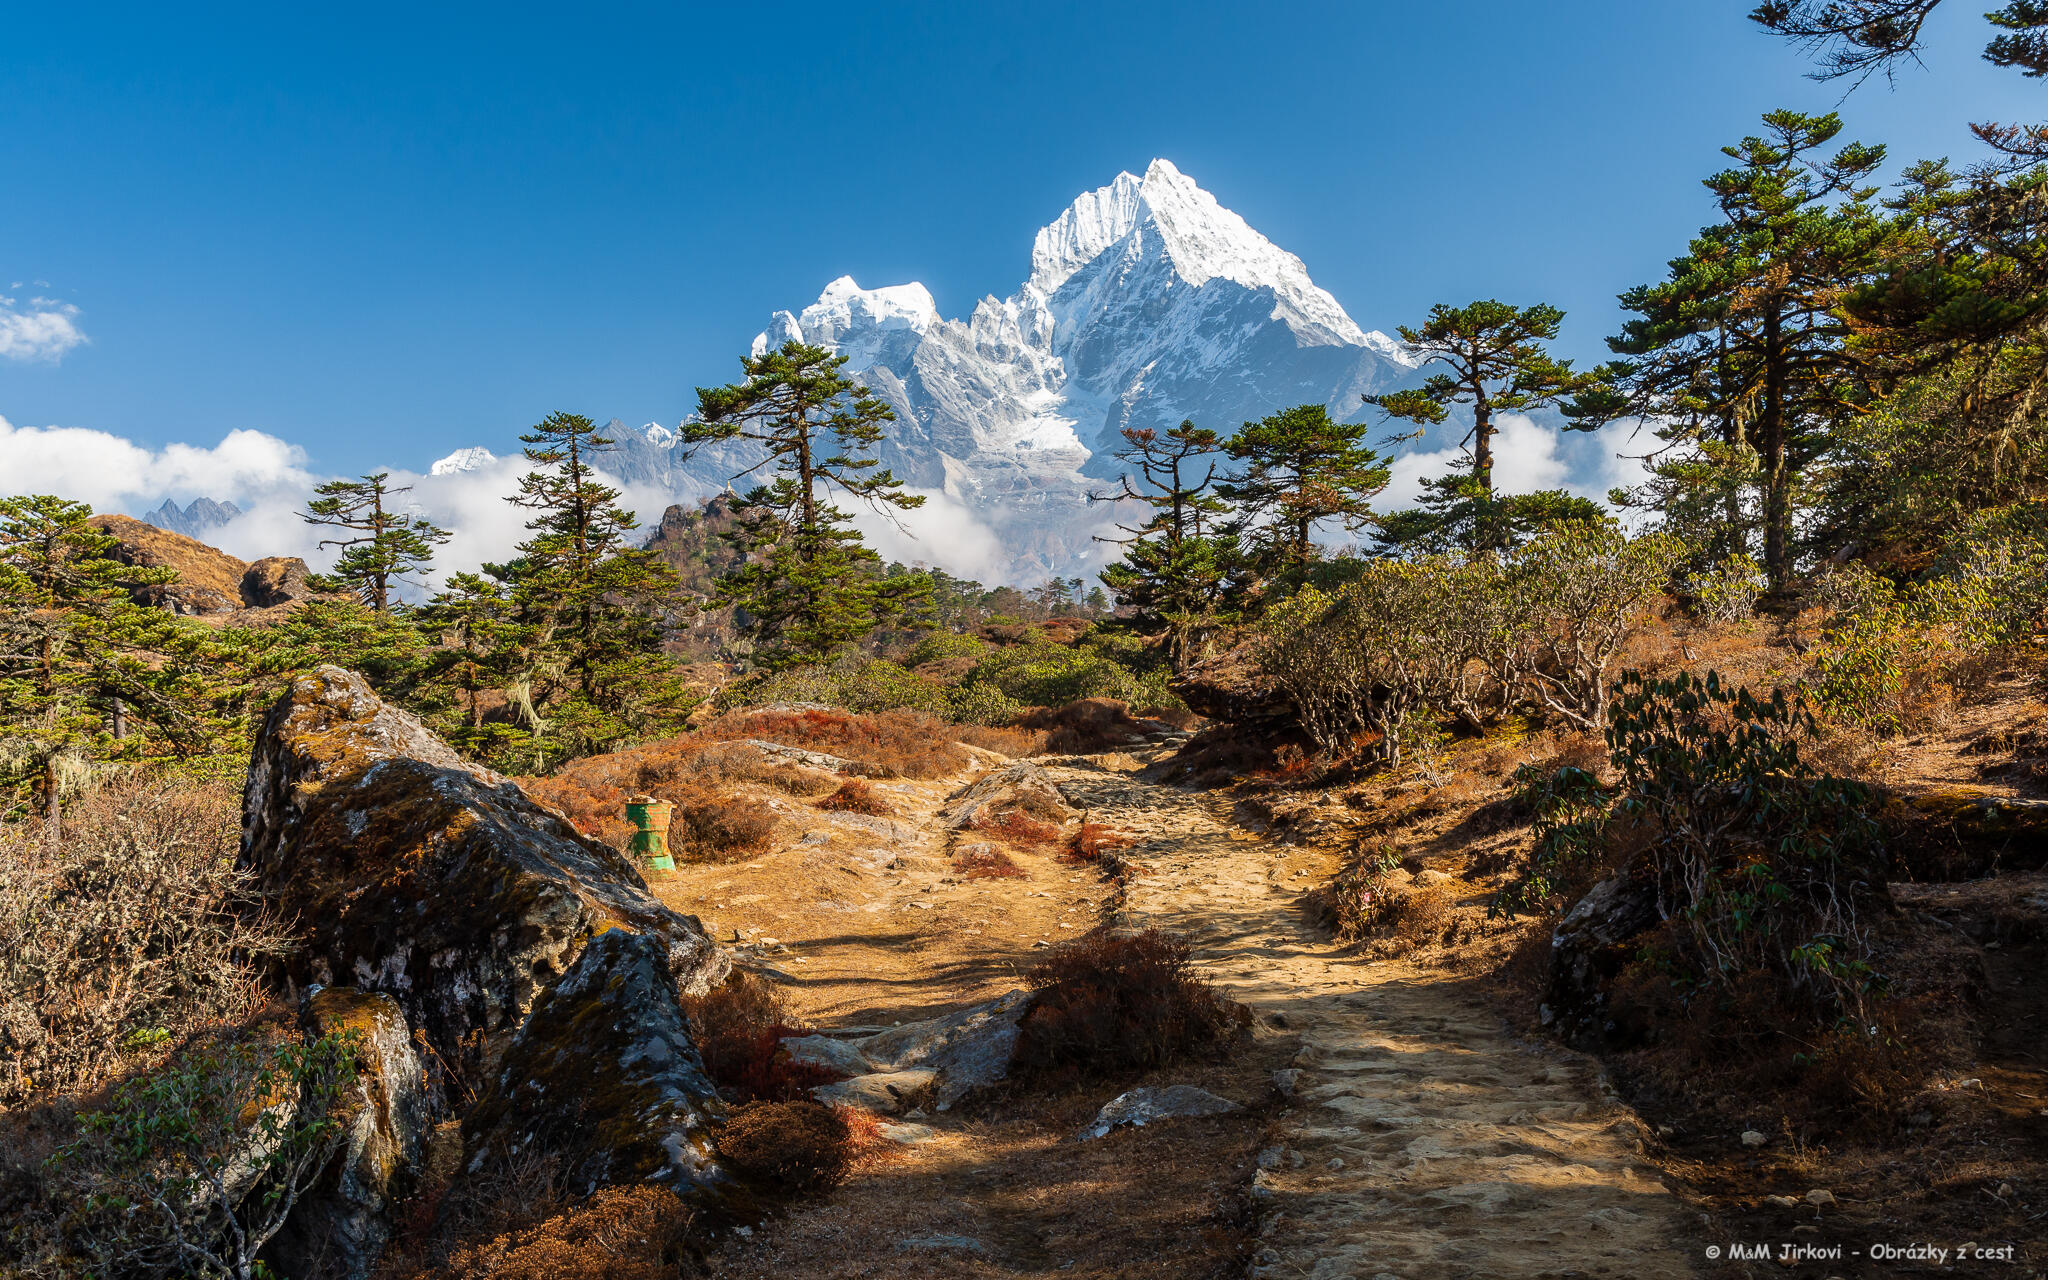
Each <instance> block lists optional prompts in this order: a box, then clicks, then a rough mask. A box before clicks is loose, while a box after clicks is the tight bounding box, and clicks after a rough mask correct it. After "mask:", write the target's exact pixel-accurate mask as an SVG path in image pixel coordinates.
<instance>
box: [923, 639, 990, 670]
mask: <svg viewBox="0 0 2048 1280" xmlns="http://www.w3.org/2000/svg"><path fill="white" fill-rule="evenodd" d="M987 652H988V642H987V641H986V640H983V639H982V638H981V637H979V636H963V635H955V634H954V633H952V632H950V631H933V632H931V633H929V634H928V635H925V636H923V637H922V638H920V639H919V640H918V642H917V643H916V644H915V645H913V646H911V650H910V653H909V655H908V656H906V657H905V658H904V659H903V665H904V666H906V667H921V666H923V665H925V664H926V663H928V662H946V661H948V660H951V659H955V658H978V657H980V656H982V655H983V654H985V653H987Z"/></svg>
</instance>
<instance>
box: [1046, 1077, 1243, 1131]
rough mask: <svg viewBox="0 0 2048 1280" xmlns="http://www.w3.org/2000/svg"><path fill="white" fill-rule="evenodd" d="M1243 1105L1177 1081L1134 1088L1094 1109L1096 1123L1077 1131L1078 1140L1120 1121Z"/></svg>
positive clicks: (1133, 1122)
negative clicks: (1152, 1087)
mask: <svg viewBox="0 0 2048 1280" xmlns="http://www.w3.org/2000/svg"><path fill="white" fill-rule="evenodd" d="M1242 1109H1243V1108H1241V1107H1239V1106H1238V1104H1236V1103H1235V1102H1232V1101H1231V1100H1230V1099H1228V1098H1219V1097H1217V1096H1216V1095H1215V1094H1213V1093H1210V1092H1209V1091H1208V1090H1207V1089H1197V1088H1195V1087H1194V1086H1193V1085H1187V1084H1175V1085H1168V1086H1167V1087H1166V1088H1164V1089H1132V1090H1131V1091H1130V1092H1128V1093H1122V1094H1118V1095H1117V1096H1116V1097H1114V1098H1112V1099H1110V1100H1109V1102H1108V1103H1106V1104H1105V1105H1104V1106H1103V1108H1102V1110H1100V1111H1098V1112H1096V1113H1095V1123H1093V1124H1091V1125H1089V1126H1088V1127H1087V1128H1086V1129H1083V1130H1081V1132H1080V1133H1078V1134H1076V1135H1075V1138H1074V1140H1075V1141H1077V1142H1087V1141H1088V1140H1090V1139H1092V1138H1100V1137H1102V1136H1103V1135H1105V1134H1107V1133H1108V1132H1109V1131H1110V1130H1111V1129H1114V1128H1116V1127H1117V1126H1119V1125H1126V1124H1130V1125H1144V1124H1149V1123H1150V1122H1152V1121H1154V1120H1165V1119H1169V1118H1172V1117H1178V1116H1215V1115H1222V1114H1223V1113H1224V1112H1227V1111H1239V1110H1242Z"/></svg>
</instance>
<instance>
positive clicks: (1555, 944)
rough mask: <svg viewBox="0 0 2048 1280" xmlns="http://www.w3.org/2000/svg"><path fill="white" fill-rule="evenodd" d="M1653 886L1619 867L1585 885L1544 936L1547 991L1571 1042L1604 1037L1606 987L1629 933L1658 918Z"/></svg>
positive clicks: (1628, 950)
mask: <svg viewBox="0 0 2048 1280" xmlns="http://www.w3.org/2000/svg"><path fill="white" fill-rule="evenodd" d="M1659 918H1660V917H1659V914H1658V911H1657V890H1656V886H1655V885H1654V884H1652V883H1650V882H1649V881H1648V880H1646V879H1644V878H1641V877H1636V876H1630V875H1629V874H1628V873H1627V872H1622V873H1619V874H1616V875H1614V876H1611V877H1609V878H1608V879H1606V880H1602V881H1601V882H1600V883H1599V884H1596V885H1594V886H1593V887H1592V888H1591V889H1589V890H1587V892H1586V896H1585V897H1583V898H1580V899H1579V901H1578V903H1577V904H1576V905H1574V906H1573V907H1572V909H1571V910H1570V911H1567V912H1566V913H1565V915H1564V919H1562V920H1560V921H1558V924H1557V929H1556V931H1555V932H1554V933H1552V934H1551V938H1550V993H1549V996H1548V998H1547V1000H1546V1001H1545V1003H1546V1004H1547V1005H1548V1007H1549V1008H1551V1009H1552V1010H1553V1011H1554V1012H1555V1014H1556V1015H1557V1019H1558V1029H1559V1031H1560V1032H1561V1033H1562V1034H1563V1035H1564V1038H1565V1039H1566V1040H1568V1041H1570V1042H1572V1043H1574V1044H1579V1045H1582V1046H1591V1045H1594V1044H1597V1043H1599V1042H1601V1041H1604V1040H1606V1039H1608V1038H1609V1032H1610V1031H1611V1030H1612V1028H1611V1027H1610V1026H1609V1024H1608V1018H1607V1012H1606V1008H1607V999H1606V988H1607V984H1608V982H1609V981H1611V980H1612V979H1613V978H1614V976H1615V975H1616V974H1618V973H1620V972H1621V969H1622V966H1623V965H1624V964H1626V963H1627V962H1628V960H1629V958H1630V957H1631V956H1633V955H1634V954H1635V948H1633V947H1632V946H1630V941H1631V939H1633V938H1635V937H1636V936H1637V935H1638V934H1640V933H1642V932H1643V931H1644V930H1645V929H1648V928H1650V927H1651V926H1653V925H1655V924H1656V923H1657V922H1658V920H1659Z"/></svg>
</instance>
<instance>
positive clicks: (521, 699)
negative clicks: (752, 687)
mask: <svg viewBox="0 0 2048 1280" xmlns="http://www.w3.org/2000/svg"><path fill="white" fill-rule="evenodd" d="M520 440H521V441H522V442H524V444H525V446H526V448H525V451H524V452H525V455H526V459H527V461H529V462H531V463H532V464H533V470H531V471H529V472H527V473H526V475H525V476H524V477H522V478H521V480H520V482H519V490H518V492H517V493H515V494H513V495H512V497H511V499H510V501H512V502H513V503H514V504H515V505H517V506H522V507H526V508H528V509H530V510H532V511H534V512H535V513H536V514H535V515H534V517H533V519H531V520H529V521H528V522H527V525H526V527H527V529H528V530H530V531H531V533H532V536H531V537H529V538H528V539H527V540H526V541H525V542H522V543H520V544H519V547H518V551H519V555H518V556H517V557H516V558H515V559H514V560H512V561H510V562H509V563H506V564H500V565H485V566H484V572H485V573H486V574H487V575H489V576H490V577H491V578H494V579H495V580H496V581H498V582H499V583H501V584H503V586H504V589H505V592H506V595H507V596H508V598H509V599H510V601H511V604H512V614H511V619H510V623H508V624H507V625H505V626H503V627H501V628H500V629H499V630H497V631H496V632H495V641H494V643H496V644H497V645H499V647H500V648H501V649H504V650H506V652H504V653H503V655H502V656H503V657H504V658H505V659H507V665H510V666H512V667H515V668H516V670H513V671H511V672H508V673H507V674H509V675H510V678H511V686H512V688H513V689H514V690H515V692H516V696H515V698H514V700H515V702H518V703H519V704H520V705H521V706H522V707H523V708H525V711H526V714H527V716H528V717H529V719H530V720H531V721H532V722H533V723H534V724H535V725H538V724H539V723H540V722H541V720H542V718H543V711H547V712H550V713H551V714H550V716H549V720H550V721H551V723H552V727H553V729H554V730H555V731H556V734H557V738H556V743H557V746H556V749H557V750H558V751H564V752H569V753H582V752H587V751H593V750H602V749H605V748H606V747H607V746H609V745H610V744H612V743H614V742H617V741H619V740H620V739H622V738H624V737H627V736H630V735H632V734H635V733H638V732H642V731H644V730H645V729H646V728H648V727H649V726H650V725H652V724H655V723H661V722H666V721H668V720H672V719H674V718H675V717H676V716H677V715H679V714H681V713H682V711H683V710H684V704H685V703H687V701H688V698H687V695H686V694H685V693H684V691H683V690H682V688H681V686H680V683H679V681H678V679H677V676H676V672H675V666H674V664H673V663H672V662H670V661H668V659H667V658H666V657H665V655H663V653H662V652H661V643H662V639H663V636H664V631H665V626H666V623H667V621H668V615H669V613H670V612H671V611H672V609H673V608H674V606H675V605H676V600H675V594H676V574H675V570H674V569H673V568H672V567H671V566H670V565H669V564H668V563H667V562H665V561H664V560H662V559H661V557H660V556H659V555H657V554H656V553H654V552H652V551H647V550H644V549H640V548H635V547H633V546H631V545H630V543H629V535H630V534H631V533H632V531H633V530H635V529H637V528H638V527H639V521H638V520H637V519H635V517H634V515H633V513H632V512H630V511H628V510H626V509H625V508H624V507H621V506H620V505H618V497H619V491H618V490H617V489H614V488H612V487H611V486H610V485H608V484H605V483H604V482H603V480H602V479H601V478H600V477H599V475H598V473H597V471H596V469H595V468H594V466H593V457H594V455H598V454H602V453H603V452H605V451H606V450H608V449H610V448H611V447H612V442H611V441H610V440H608V439H606V438H604V437H603V436H600V435H598V434H597V428H596V427H595V426H594V425H593V424H592V423H591V421H590V419H588V418H586V417H583V416H581V415H580V414H572V413H553V414H549V415H548V416H547V418H545V419H543V420H542V421H541V422H540V423H538V424H536V425H535V426H534V428H533V430H531V431H529V432H527V433H525V434H524V435H522V436H520ZM462 594H465V592H463V591H458V592H457V597H459V596H461V595H462ZM442 603H443V604H451V603H454V600H453V599H451V600H448V601H443V602H442ZM437 616H445V615H437Z"/></svg>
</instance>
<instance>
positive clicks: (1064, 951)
mask: <svg viewBox="0 0 2048 1280" xmlns="http://www.w3.org/2000/svg"><path fill="white" fill-rule="evenodd" d="M1191 950H1192V949H1191V947H1190V945H1189V943H1188V941H1187V940H1186V939H1185V938H1182V937H1179V936H1178V935H1175V934H1170V933H1166V932H1163V931H1161V930H1158V929H1146V930H1144V931H1143V932H1140V933H1129V934H1122V933H1112V932H1110V931H1109V930H1107V929H1096V930H1093V931H1091V932H1089V933H1087V934H1085V935H1083V936H1082V937H1079V938H1076V939H1075V940H1074V941H1072V942H1068V943H1063V944H1062V945H1060V946H1057V947H1054V948H1052V949H1051V950H1050V951H1048V952H1046V953H1045V956H1044V958H1042V959H1041V960H1039V961H1038V962H1037V963H1036V964H1035V965H1033V966H1032V968H1031V971H1030V973H1029V975H1028V978H1029V981H1030V983H1031V986H1032V988H1033V989H1034V990H1036V991H1037V992H1038V1002H1037V1003H1036V1004H1034V1005H1033V1006H1032V1008H1031V1012H1030V1013H1028V1014H1026V1015H1025V1017H1024V1021H1023V1022H1022V1024H1020V1026H1019V1034H1018V1037H1017V1051H1016V1057H1015V1059H1014V1062H1015V1065H1016V1067H1017V1068H1018V1070H1020V1071H1022V1072H1024V1073H1026V1074H1032V1075H1038V1076H1054V1077H1059V1076H1081V1075H1108V1074H1114V1073H1117V1072H1123V1071H1142V1070H1146V1069H1148V1068H1152V1067H1157V1066H1160V1065H1163V1064H1165V1063H1168V1062H1171V1061H1174V1060H1175V1059H1177V1058H1180V1057H1182V1056H1184V1055H1186V1054H1188V1053H1191V1052H1193V1051H1195V1050H1197V1049H1204V1048H1213V1047H1216V1046H1218V1045H1220V1044H1223V1043H1225V1042H1227V1041H1228V1040H1229V1039H1230V1038H1231V1037H1232V1036H1233V1035H1234V1034H1235V1033H1236V1032H1238V1031H1239V1030H1241V1029H1242V1028H1244V1027H1246V1026H1248V1025H1249V1023H1250V1017H1251V1015H1250V1012H1249V1011H1248V1010H1246V1009H1245V1008H1244V1007H1243V1006H1241V1005H1237V1004H1233V1003H1231V1002H1230V1001H1229V1000H1226V999H1224V998H1223V997H1222V996H1221V995H1219V994H1218V993H1217V992H1216V990H1215V988H1213V987H1211V986H1210V985H1209V984H1208V983H1206V982H1204V981H1202V980H1201V979H1200V978H1198V977H1196V976H1195V974H1194V971H1193V969H1192V968H1191V966H1190V962H1189V961H1190V955H1191Z"/></svg>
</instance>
